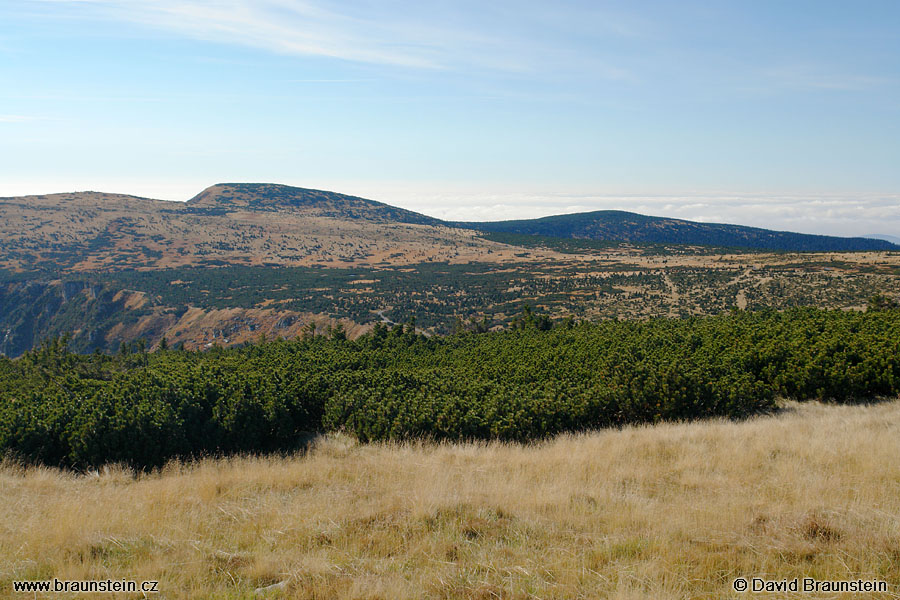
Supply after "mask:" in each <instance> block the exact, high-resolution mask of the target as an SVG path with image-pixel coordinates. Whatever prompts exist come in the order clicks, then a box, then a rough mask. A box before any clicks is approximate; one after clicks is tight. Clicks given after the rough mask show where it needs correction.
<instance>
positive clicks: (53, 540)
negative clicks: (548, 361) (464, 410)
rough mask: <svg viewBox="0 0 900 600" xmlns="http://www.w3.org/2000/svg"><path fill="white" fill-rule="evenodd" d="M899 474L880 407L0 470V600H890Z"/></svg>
mask: <svg viewBox="0 0 900 600" xmlns="http://www.w3.org/2000/svg"><path fill="white" fill-rule="evenodd" d="M898 457H900V401H892V402H884V403H881V404H874V405H868V406H823V405H820V404H815V403H810V404H804V405H798V404H788V405H787V406H786V408H785V409H784V410H782V411H781V412H779V413H778V414H777V415H775V416H768V417H759V418H754V419H752V420H748V421H743V422H727V421H706V422H695V423H690V424H663V425H655V426H645V427H627V428H624V429H621V430H609V431H603V432H598V433H592V434H584V435H569V436H561V437H558V438H556V439H554V440H552V441H549V442H545V443H541V444H534V445H515V444H500V443H493V444H447V445H437V444H424V445H417V444H408V445H399V444H385V445H378V444H375V445H358V444H355V443H354V442H352V441H351V440H350V439H348V438H344V437H340V436H330V437H326V438H323V439H322V440H320V441H319V442H318V443H317V444H316V445H315V446H314V448H313V449H312V450H311V451H310V452H309V453H308V454H306V455H302V456H296V457H290V458H238V459H230V460H206V461H202V462H199V463H194V464H189V465H182V464H170V465H169V466H168V467H166V468H165V469H163V470H162V471H161V472H158V473H153V474H149V475H139V476H135V475H133V474H132V473H130V472H127V471H124V470H122V469H116V468H110V469H105V470H103V471H102V472H100V473H91V474H87V475H75V474H71V473H67V472H63V471H58V470H54V469H47V468H29V469H22V468H20V467H18V466H16V465H14V464H10V463H5V464H4V465H3V466H2V467H0V597H26V595H23V594H14V593H13V591H12V582H13V581H14V580H43V579H52V578H54V577H56V578H59V579H77V580H86V579H107V578H111V579H117V580H121V579H131V580H138V581H140V580H159V581H160V590H161V592H162V593H161V594H159V595H158V596H156V597H158V598H250V597H291V598H293V597H297V598H419V597H430V598H604V597H610V598H659V599H665V598H688V597H691V598H722V597H736V596H737V594H735V593H734V592H732V590H731V585H732V581H733V580H734V578H735V577H738V576H748V577H753V576H759V577H765V578H768V579H783V578H788V579H791V578H794V577H815V578H818V579H840V580H849V579H857V578H861V579H867V580H869V579H880V580H884V581H886V582H888V584H889V593H888V594H882V595H880V596H879V595H878V594H875V595H861V596H860V595H856V596H855V597H868V598H871V597H875V598H878V597H885V598H896V597H897V592H898V591H900V586H898V584H900V460H898ZM273 584H281V585H275V587H271V588H269V589H268V590H264V591H257V590H258V588H264V587H266V586H272V585H273ZM27 596H28V597H31V594H29V595H27ZM743 596H744V597H765V598H776V597H783V596H779V595H777V594H775V595H773V594H766V595H762V594H752V593H747V594H744V595H743ZM50 597H54V598H63V597H66V595H64V594H54V595H51V596H50ZM72 597H76V596H74V595H73V596H72ZM78 597H81V598H84V597H85V596H84V595H80V596H78ZM116 597H126V595H122V594H120V595H117V596H116ZM137 597H139V596H137ZM793 597H817V598H821V597H838V596H836V595H833V594H819V595H815V594H814V595H812V596H810V595H796V596H793ZM847 597H850V596H847Z"/></svg>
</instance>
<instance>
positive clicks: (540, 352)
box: [0, 309, 900, 468]
mask: <svg viewBox="0 0 900 600" xmlns="http://www.w3.org/2000/svg"><path fill="white" fill-rule="evenodd" d="M135 350H138V348H131V349H129V348H123V349H122V351H121V352H120V353H119V354H117V355H115V356H109V355H102V354H97V353H95V354H93V355H87V356H82V355H77V354H72V353H69V352H68V351H67V350H66V340H64V339H56V340H52V341H49V342H47V343H45V344H44V345H42V347H41V348H39V349H36V350H34V351H31V352H28V353H26V354H25V355H24V356H22V357H21V358H19V359H17V360H12V361H11V360H8V359H5V358H0V453H10V454H12V455H15V456H17V457H19V458H21V459H23V460H25V461H28V462H35V463H43V464H52V465H63V466H68V467H74V468H88V467H92V466H96V465H100V464H103V463H106V462H124V463H128V464H131V465H133V466H135V467H138V468H152V467H155V466H159V465H162V464H164V463H165V461H167V460H169V459H171V458H174V457H185V458H188V457H196V456H201V455H207V454H228V453H235V452H273V451H291V450H293V449H295V448H297V445H298V443H299V440H301V439H303V437H304V436H305V435H306V434H308V433H311V432H319V431H327V430H344V431H347V432H349V433H351V434H353V435H355V436H357V437H358V438H359V439H361V440H363V441H370V440H371V441H376V440H388V439H410V438H429V439H448V440H465V439H499V440H516V441H527V440H534V439H540V438H543V437H546V436H549V435H553V434H556V433H559V432H564V431H577V430H585V429H593V428H599V427H606V426H615V425H622V424H626V423H641V422H656V421H660V420H671V419H693V418H700V417H708V416H726V417H742V416H746V415H750V414H754V413H758V412H762V411H767V410H770V409H772V408H773V407H774V402H775V398H776V397H777V396H783V397H787V398H794V399H798V400H806V399H812V398H821V399H831V400H836V401H843V402H847V401H854V400H864V399H868V398H871V397H872V396H875V395H894V394H897V393H900V310H893V309H885V310H872V311H869V312H866V313H850V312H840V311H823V310H816V309H794V310H790V311H787V312H784V313H779V312H775V311H764V312H742V311H735V312H732V313H730V314H725V315H720V316H715V317H706V318H690V319H681V320H679V319H654V320H650V321H628V322H614V321H608V322H602V323H595V324H589V323H581V324H574V323H572V322H571V321H570V322H568V323H566V324H564V325H562V326H557V327H553V328H550V329H547V323H546V322H545V321H543V320H540V319H539V318H538V317H536V316H534V315H531V314H530V313H528V312H526V313H525V314H524V315H523V316H522V318H520V319H518V320H517V327H516V328H515V329H510V330H506V331H501V332H494V333H461V334H459V335H454V336H449V337H444V338H426V337H424V336H421V335H416V334H415V333H413V332H412V328H410V327H406V328H403V327H399V326H397V327H394V328H393V329H387V328H385V327H382V326H379V327H377V328H376V329H375V331H373V332H372V333H370V334H368V335H366V336H363V337H362V338H359V339H357V340H354V341H350V340H347V339H344V338H343V336H340V335H335V336H332V337H326V336H318V337H307V338H306V339H300V340H295V341H290V342H286V341H281V340H279V341H274V342H268V343H262V344H259V345H253V346H247V347H243V348H232V349H228V350H222V349H214V350H212V351H209V352H203V353H195V352H185V351H181V350H171V349H166V350H162V351H158V352H155V353H152V354H147V353H145V352H140V351H135Z"/></svg>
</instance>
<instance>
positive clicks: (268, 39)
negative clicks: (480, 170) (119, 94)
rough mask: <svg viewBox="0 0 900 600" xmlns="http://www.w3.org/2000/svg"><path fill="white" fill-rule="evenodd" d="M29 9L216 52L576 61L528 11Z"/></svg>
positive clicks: (442, 61)
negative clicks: (174, 38) (209, 46)
mask: <svg viewBox="0 0 900 600" xmlns="http://www.w3.org/2000/svg"><path fill="white" fill-rule="evenodd" d="M30 4H31V5H32V6H41V5H43V6H45V7H49V6H54V10H53V12H54V13H56V14H58V15H59V16H63V15H62V14H61V13H62V12H65V13H66V14H65V16H67V17H72V16H80V17H84V18H103V19H114V20H117V21H127V22H131V23H135V24H138V25H141V26H145V27H149V28H152V29H155V30H161V31H166V32H171V33H175V34H177V35H180V36H184V37H189V38H193V39H200V40H206V41H211V42H216V43H226V44H237V45H243V46H249V47H254V48H260V49H264V50H268V51H271V52H276V53H281V54H287V55H306V56H323V57H331V58H337V59H343V60H348V61H357V62H363V63H374V64H389V65H394V66H401V67H412V68H423V69H448V68H472V67H476V68H477V67H480V68H486V69H495V70H503V71H510V72H531V71H533V70H534V69H539V68H542V67H546V66H547V63H550V62H552V63H559V64H560V65H562V64H564V63H565V61H569V62H571V61H572V60H578V59H579V54H578V52H577V51H576V49H575V48H571V49H569V50H566V49H565V48H564V46H565V43H566V36H562V35H559V31H557V32H556V34H555V35H556V36H557V37H555V38H553V39H552V40H545V41H543V42H542V41H541V40H538V39H535V37H534V35H533V34H534V29H533V28H534V27H536V22H539V23H540V24H541V26H543V23H545V22H546V10H547V8H546V5H545V4H541V3H533V2H527V1H526V2H511V1H498V2H494V3H487V4H485V3H481V2H475V1H474V0H459V1H458V2H455V3H443V2H435V1H431V0H423V2H420V3H412V4H410V3H403V2H396V1H391V0H386V1H385V2H380V3H371V2H366V1H363V0H342V1H339V0H30ZM63 7H66V8H63ZM555 15H556V17H555V18H556V19H557V20H558V21H562V22H563V23H569V25H570V26H572V27H575V26H579V27H588V26H589V23H593V24H596V25H597V29H598V30H599V31H602V32H603V34H604V35H608V36H620V37H622V36H632V35H634V31H633V30H634V29H635V27H636V26H635V25H634V24H631V23H628V24H623V25H621V26H618V25H616V23H618V22H619V21H622V19H621V18H619V17H616V18H613V17H611V16H609V15H601V14H599V12H598V11H597V9H590V10H588V9H583V8H579V7H577V6H569V7H563V6H561V7H559V8H558V9H556V10H555ZM622 22H623V23H624V21H622ZM560 27H562V26H560ZM561 42H562V46H563V48H562V50H561ZM560 52H562V54H560ZM562 59H565V60H562ZM593 63H594V64H588V63H585V64H586V65H588V66H591V67H592V70H593V72H594V75H596V76H598V77H601V78H605V79H611V80H622V79H628V78H629V77H630V74H629V73H628V71H627V69H625V68H622V67H621V66H618V65H612V64H606V63H603V62H602V61H601V62H598V61H597V60H596V59H594V60H593Z"/></svg>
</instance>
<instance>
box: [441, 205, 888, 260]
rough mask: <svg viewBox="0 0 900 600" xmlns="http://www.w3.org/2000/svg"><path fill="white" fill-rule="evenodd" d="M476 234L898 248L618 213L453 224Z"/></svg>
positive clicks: (805, 248) (819, 248)
mask: <svg viewBox="0 0 900 600" xmlns="http://www.w3.org/2000/svg"><path fill="white" fill-rule="evenodd" d="M456 225H457V226H459V227H467V228H470V229H476V230H479V231H489V232H501V233H516V234H525V235H542V236H548V237H557V238H583V239H591V240H611V241H622V242H639V243H647V244H699V245H706V246H722V247H732V248H735V247H742V248H756V249H763V250H786V251H792V252H843V251H857V250H898V249H900V246H896V245H895V244H892V243H890V242H888V241H885V240H876V239H869V238H845V237H836V236H828V235H808V234H803V233H792V232H789V231H772V230H770V229H760V228H758V227H745V226H743V225H725V224H721V223H696V222H694V221H684V220H682V219H669V218H664V217H649V216H645V215H639V214H637V213H631V212H625V211H621V210H598V211H594V212H586V213H576V214H571V215H556V216H552V217H542V218H540V219H524V220H519V221H495V222H481V223H456Z"/></svg>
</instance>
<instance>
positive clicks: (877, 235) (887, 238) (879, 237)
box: [863, 233, 900, 244]
mask: <svg viewBox="0 0 900 600" xmlns="http://www.w3.org/2000/svg"><path fill="white" fill-rule="evenodd" d="M863 237H867V238H872V239H876V240H885V241H887V242H890V243H892V244H900V237H898V236H896V235H886V234H884V233H873V234H872V235H866V236H863Z"/></svg>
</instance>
